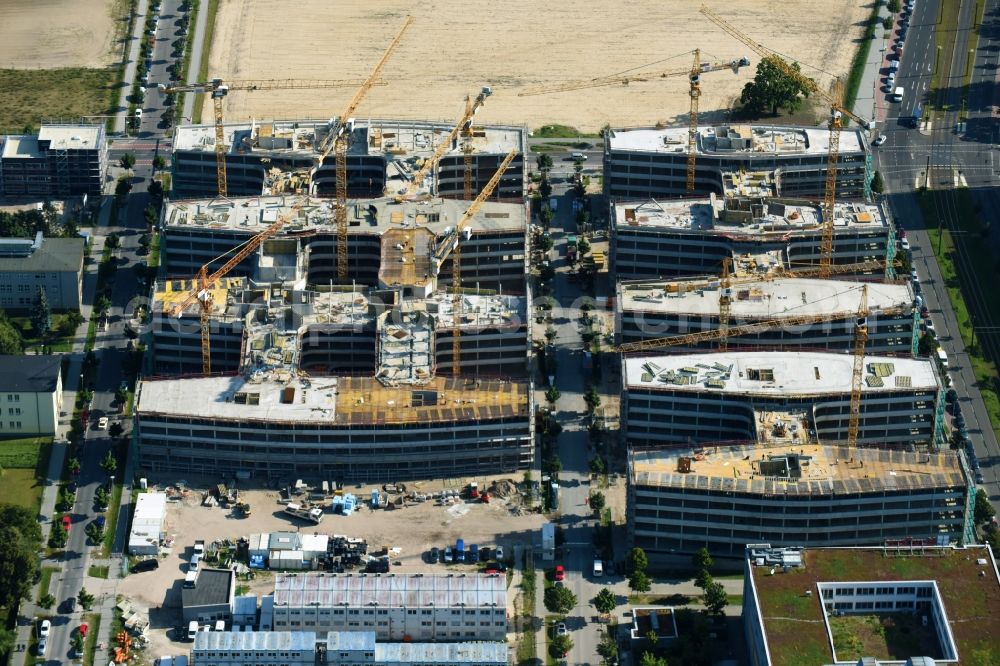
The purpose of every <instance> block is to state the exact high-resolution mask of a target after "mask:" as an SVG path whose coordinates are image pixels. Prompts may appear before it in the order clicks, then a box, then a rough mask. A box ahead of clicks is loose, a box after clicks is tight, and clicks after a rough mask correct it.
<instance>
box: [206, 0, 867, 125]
mask: <svg viewBox="0 0 1000 666" xmlns="http://www.w3.org/2000/svg"><path fill="white" fill-rule="evenodd" d="M700 4H701V3H700V2H698V0H627V1H621V2H608V1H607V0H580V1H579V2H576V3H571V4H566V3H557V2H550V3H539V2H535V1H534V0H504V1H503V2H496V1H495V0H422V1H421V2H415V1H414V0H385V1H384V2H379V3H372V2H370V0H338V2H330V0H298V1H297V2H295V3H294V7H292V6H290V5H289V3H288V2H286V1H285V0H239V1H237V0H223V2H222V4H221V6H220V9H219V13H218V18H217V22H216V29H215V38H214V43H213V46H212V52H211V59H210V66H209V76H210V77H222V78H223V79H225V78H230V79H251V78H261V79H282V78H289V77H294V78H305V79H362V78H364V77H365V76H366V75H367V74H368V72H369V71H370V70H371V68H372V67H374V65H375V63H376V62H377V61H378V59H379V57H380V54H381V52H382V51H383V49H385V47H386V46H387V45H388V44H389V42H390V41H391V40H392V37H393V35H394V34H395V33H396V31H397V30H398V29H399V27H400V26H401V25H402V23H403V20H404V18H405V17H406V15H408V14H409V15H412V16H413V18H414V22H413V25H411V26H410V28H409V30H408V31H407V33H406V34H405V35H404V37H403V40H402V43H401V44H400V46H399V48H398V49H397V50H396V52H395V53H394V54H393V56H392V58H391V59H390V60H389V62H388V64H387V65H386V67H385V69H384V70H383V73H382V80H383V81H385V82H386V83H387V85H385V86H379V87H375V88H373V89H372V90H371V91H370V92H369V93H368V96H367V98H366V99H365V100H364V101H363V102H362V103H361V106H360V107H359V108H358V111H357V113H356V117H358V118H366V117H373V118H375V117H381V118H410V119H418V118H419V119H431V120H445V121H448V122H454V121H455V120H457V118H458V117H459V115H461V112H462V109H463V108H464V103H463V100H464V98H465V96H466V95H467V94H469V93H472V94H475V93H476V92H478V90H479V88H480V87H481V86H483V85H490V86H493V89H494V95H493V97H492V98H490V100H489V101H488V102H487V104H486V107H485V108H484V109H483V110H482V111H481V112H480V114H479V117H480V119H481V120H480V122H483V123H514V124H519V125H527V126H528V127H530V128H537V127H540V126H541V125H544V124H548V123H562V124H566V125H572V126H574V127H577V128H579V129H580V130H582V131H588V132H594V131H597V130H598V129H600V128H601V127H602V126H604V125H605V124H611V125H612V126H616V127H618V126H634V125H652V124H654V123H656V122H667V123H674V122H681V121H683V120H684V119H685V118H686V115H687V111H688V97H687V85H688V84H687V79H686V77H684V76H679V77H674V78H669V79H665V80H660V81H651V82H647V83H638V84H632V85H629V86H628V87H625V86H613V87H605V88H595V89H589V90H586V89H585V90H577V91H572V92H561V93H552V94H547V95H541V96H533V97H518V96H517V93H518V92H521V91H524V90H525V89H527V88H531V87H538V86H547V85H556V84H560V83H564V82H567V81H575V80H583V79H591V78H595V77H602V76H609V75H615V74H623V73H626V72H628V73H636V72H643V71H646V72H650V71H657V72H659V71H664V70H677V69H683V68H686V67H690V65H691V62H692V55H691V53H690V52H691V51H692V50H693V49H695V48H700V49H702V60H703V61H711V62H718V61H725V62H728V61H730V60H732V59H734V58H739V57H741V56H747V57H748V58H750V60H751V63H752V66H751V67H749V68H745V69H743V70H742V71H741V72H740V74H739V75H734V74H733V73H732V72H731V71H728V70H727V71H718V72H713V73H710V74H707V75H705V76H704V77H702V97H701V111H702V114H703V118H704V119H705V120H706V121H707V120H710V119H720V118H722V117H723V116H722V115H721V114H720V113H718V112H719V110H721V109H725V108H728V107H729V106H730V105H731V102H732V101H733V99H734V98H736V97H738V96H739V93H740V91H741V90H742V88H743V85H744V84H745V83H746V82H747V81H749V80H750V79H752V78H753V74H754V68H755V67H756V65H757V61H758V57H757V55H756V54H755V53H752V52H751V51H750V49H749V48H747V47H745V46H744V45H743V44H742V43H741V42H739V41H737V40H736V39H734V38H733V37H730V36H729V35H727V34H726V33H725V32H723V31H722V30H721V29H720V28H719V27H717V26H716V25H715V24H714V23H712V22H711V21H709V20H708V18H707V17H705V16H704V15H702V14H700V13H699V12H698V8H699V7H700ZM708 4H709V6H710V7H711V8H712V9H713V10H715V11H716V12H717V13H718V14H720V15H721V16H722V17H723V18H725V19H726V20H727V21H729V22H730V23H732V24H734V25H735V26H737V27H739V28H740V29H741V30H743V31H744V32H746V33H747V34H749V35H750V36H751V37H752V38H754V39H755V40H757V41H758V42H760V43H762V44H764V45H766V46H768V47H769V48H772V49H774V50H776V51H778V52H780V53H782V54H784V55H786V56H789V57H792V58H794V59H796V60H798V61H800V62H802V63H804V65H803V71H804V72H805V73H806V74H808V75H809V76H814V77H816V78H817V79H818V80H819V81H820V85H822V86H829V84H830V82H831V80H832V76H833V75H840V76H844V75H846V73H847V71H848V68H849V67H850V62H851V59H852V58H853V56H854V52H855V50H856V48H857V41H856V40H857V39H859V38H860V36H861V35H862V33H863V23H864V20H865V18H866V17H867V14H868V12H869V11H870V8H869V3H868V0H864V2H862V1H861V0H823V2H816V1H815V0H787V1H786V2H774V0H729V1H727V2H721V1H718V0H710V1H709V2H708ZM816 67H818V68H820V69H821V70H823V71H817V70H816V69H815V68H816ZM824 72H825V73H824ZM353 94H354V90H353V89H350V88H334V89H325V90H312V91H303V90H300V91H287V90H286V91H276V92H252V93H231V94H230V96H229V98H228V103H227V106H228V108H227V110H226V118H227V119H229V120H246V119H249V118H251V117H253V118H257V119H269V118H289V119H291V118H328V117H331V116H335V115H337V114H339V113H341V111H342V108H341V107H343V106H344V105H345V104H346V103H347V102H348V101H349V100H350V97H351V96H352V95H353ZM208 104H209V105H210V102H209V103H208ZM203 117H204V118H210V117H211V111H210V109H208V108H207V107H206V109H205V114H204V115H203Z"/></svg>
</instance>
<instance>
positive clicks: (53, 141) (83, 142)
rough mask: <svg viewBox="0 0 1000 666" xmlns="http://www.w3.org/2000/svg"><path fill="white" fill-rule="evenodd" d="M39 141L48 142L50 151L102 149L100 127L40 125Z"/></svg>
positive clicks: (102, 134)
mask: <svg viewBox="0 0 1000 666" xmlns="http://www.w3.org/2000/svg"><path fill="white" fill-rule="evenodd" d="M38 140H39V141H48V142H49V148H50V149H52V150H93V149H94V148H98V149H100V148H103V145H102V143H103V141H104V127H103V126H101V125H42V128H41V130H39V132H38Z"/></svg>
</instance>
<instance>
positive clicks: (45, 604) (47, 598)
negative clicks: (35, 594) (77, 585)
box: [38, 592, 56, 610]
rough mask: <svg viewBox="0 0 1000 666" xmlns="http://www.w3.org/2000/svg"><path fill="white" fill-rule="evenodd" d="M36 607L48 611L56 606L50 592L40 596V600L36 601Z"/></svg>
mask: <svg viewBox="0 0 1000 666" xmlns="http://www.w3.org/2000/svg"><path fill="white" fill-rule="evenodd" d="M38 605H39V606H41V607H42V608H44V609H46V610H48V609H50V608H52V607H53V606H55V605H56V598H55V597H54V596H52V594H51V593H50V592H46V593H45V594H44V595H42V598H41V599H39V600H38Z"/></svg>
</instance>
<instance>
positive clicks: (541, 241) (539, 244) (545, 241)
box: [535, 234, 553, 252]
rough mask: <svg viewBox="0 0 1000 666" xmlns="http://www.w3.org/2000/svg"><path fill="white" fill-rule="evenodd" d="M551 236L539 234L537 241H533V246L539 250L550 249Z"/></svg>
mask: <svg viewBox="0 0 1000 666" xmlns="http://www.w3.org/2000/svg"><path fill="white" fill-rule="evenodd" d="M552 245H553V243H552V237H551V236H548V235H545V234H543V235H541V236H539V237H538V241H536V243H535V247H536V248H538V250H539V251H540V252H548V251H549V250H551V249H552Z"/></svg>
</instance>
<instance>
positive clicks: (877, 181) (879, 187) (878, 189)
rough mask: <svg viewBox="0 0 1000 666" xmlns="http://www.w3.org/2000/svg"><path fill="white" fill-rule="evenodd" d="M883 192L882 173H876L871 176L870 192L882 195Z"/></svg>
mask: <svg viewBox="0 0 1000 666" xmlns="http://www.w3.org/2000/svg"><path fill="white" fill-rule="evenodd" d="M884 191H885V181H884V180H883V179H882V172H881V171H876V172H875V175H873V176H872V192H874V193H875V194H882V193H883V192H884Z"/></svg>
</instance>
